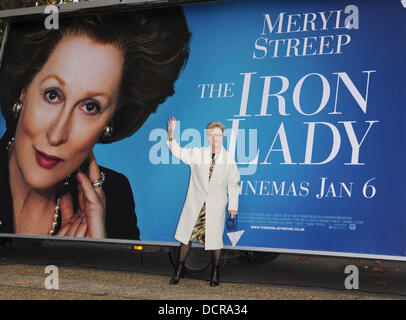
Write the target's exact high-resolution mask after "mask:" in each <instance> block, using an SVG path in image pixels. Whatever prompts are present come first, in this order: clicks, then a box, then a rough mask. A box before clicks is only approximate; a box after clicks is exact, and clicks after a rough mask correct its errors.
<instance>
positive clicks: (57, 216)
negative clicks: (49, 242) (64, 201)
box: [48, 197, 61, 236]
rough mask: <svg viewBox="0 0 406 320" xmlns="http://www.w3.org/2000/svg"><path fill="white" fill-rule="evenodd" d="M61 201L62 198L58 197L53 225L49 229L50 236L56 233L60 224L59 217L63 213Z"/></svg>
mask: <svg viewBox="0 0 406 320" xmlns="http://www.w3.org/2000/svg"><path fill="white" fill-rule="evenodd" d="M60 201H61V198H60V197H58V198H57V199H56V204H55V211H54V217H53V220H52V227H51V230H50V231H49V234H48V235H50V236H53V235H54V233H55V229H56V226H57V225H58V218H59V215H60V213H61V207H60Z"/></svg>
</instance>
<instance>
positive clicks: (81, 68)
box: [0, 7, 191, 240]
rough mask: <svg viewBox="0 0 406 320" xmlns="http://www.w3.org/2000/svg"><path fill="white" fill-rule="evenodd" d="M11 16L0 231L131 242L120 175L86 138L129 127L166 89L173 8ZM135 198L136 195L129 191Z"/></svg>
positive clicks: (172, 63) (173, 46)
mask: <svg viewBox="0 0 406 320" xmlns="http://www.w3.org/2000/svg"><path fill="white" fill-rule="evenodd" d="M59 26H60V29H58V30H54V29H52V30H47V29H46V28H44V25H43V21H42V20H38V21H37V20H29V21H20V22H18V21H16V22H13V23H12V24H11V27H10V32H9V35H8V37H7V43H6V46H5V52H4V58H3V63H2V66H1V73H0V99H1V100H0V104H1V110H2V115H3V116H4V119H5V121H6V133H5V134H4V136H3V137H2V139H1V142H0V202H1V203H2V208H1V209H0V233H9V234H23V235H39V236H69V237H75V238H76V237H80V238H97V239H103V238H109V239H131V240H138V239H140V230H139V228H138V226H137V216H136V213H135V204H134V198H133V192H132V189H131V186H130V183H129V181H128V179H127V178H126V177H125V176H124V175H122V174H120V173H118V172H115V171H113V170H110V169H107V168H104V167H100V166H99V165H98V164H97V160H96V157H95V155H94V153H93V147H94V146H95V144H96V143H112V142H115V141H118V140H121V139H124V138H126V137H129V136H131V135H132V134H133V133H135V132H136V131H137V130H138V129H139V128H140V127H141V126H142V125H143V123H144V122H145V121H146V120H147V118H148V117H149V115H150V114H151V113H153V112H155V111H156V110H157V108H158V106H159V105H160V104H161V103H163V102H164V101H165V100H166V99H167V98H168V97H169V96H172V95H173V94H174V84H175V82H176V80H177V79H178V77H179V75H180V73H181V71H182V69H183V67H184V66H185V64H186V61H187V59H188V56H189V41H190V37H191V34H190V32H189V30H188V26H187V22H186V19H185V16H184V13H183V10H182V8H180V7H171V8H162V9H148V10H138V11H127V12H117V13H100V14H92V15H84V14H83V15H77V16H75V17H73V16H61V18H60V22H59ZM135 197H136V195H135Z"/></svg>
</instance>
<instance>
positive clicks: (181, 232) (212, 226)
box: [166, 139, 240, 250]
mask: <svg viewBox="0 0 406 320" xmlns="http://www.w3.org/2000/svg"><path fill="white" fill-rule="evenodd" d="M166 143H167V146H168V148H169V150H170V151H171V152H172V155H173V156H174V157H176V158H178V159H179V160H181V161H182V162H184V163H185V164H187V165H189V166H190V180H189V188H188V192H187V196H186V200H185V203H184V205H183V209H182V213H181V215H180V218H179V222H178V227H177V229H176V233H175V239H176V240H178V241H180V242H182V243H184V244H188V243H189V240H190V236H191V234H192V231H193V229H194V226H195V223H196V220H197V217H198V215H199V213H200V210H201V209H202V206H203V204H204V203H206V231H205V250H217V249H222V248H223V231H224V221H225V212H226V206H227V202H228V210H235V211H238V196H239V194H240V187H239V185H238V182H239V181H240V174H239V172H238V168H237V165H236V163H235V161H234V158H233V157H232V156H231V155H230V154H229V153H228V152H227V151H226V150H225V149H224V147H221V151H220V152H219V153H218V155H216V162H215V166H214V169H213V173H212V176H211V179H210V182H209V169H210V165H211V161H212V157H211V154H212V153H211V147H210V146H209V147H201V148H181V147H180V146H179V145H178V143H177V142H176V141H175V139H173V140H172V142H169V140H168V141H167V142H166ZM227 194H228V197H227Z"/></svg>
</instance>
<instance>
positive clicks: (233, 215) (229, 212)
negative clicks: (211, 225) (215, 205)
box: [228, 210, 237, 219]
mask: <svg viewBox="0 0 406 320" xmlns="http://www.w3.org/2000/svg"><path fill="white" fill-rule="evenodd" d="M228 214H229V215H230V217H231V219H234V217H235V216H236V215H237V211H236V210H228Z"/></svg>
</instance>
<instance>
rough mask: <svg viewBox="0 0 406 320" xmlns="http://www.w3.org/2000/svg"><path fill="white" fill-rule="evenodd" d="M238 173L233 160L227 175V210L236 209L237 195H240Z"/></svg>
mask: <svg viewBox="0 0 406 320" xmlns="http://www.w3.org/2000/svg"><path fill="white" fill-rule="evenodd" d="M239 182H240V173H239V172H238V167H237V164H236V163H235V161H232V163H231V173H230V175H229V177H228V210H231V211H238V197H239V195H240V185H239V184H238V183H239Z"/></svg>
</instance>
